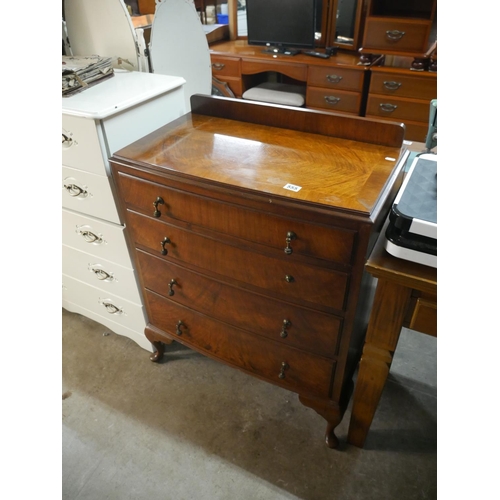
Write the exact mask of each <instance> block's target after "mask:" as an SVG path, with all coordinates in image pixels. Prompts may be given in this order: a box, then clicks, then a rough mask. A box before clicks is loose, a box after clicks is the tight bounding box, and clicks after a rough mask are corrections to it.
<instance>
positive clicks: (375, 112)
mask: <svg viewBox="0 0 500 500" xmlns="http://www.w3.org/2000/svg"><path fill="white" fill-rule="evenodd" d="M366 116H373V117H380V118H390V119H392V120H405V119H407V120H412V121H417V122H426V121H428V118H429V102H426V101H420V100H417V99H400V98H398V97H385V96H379V95H369V96H368V103H367V105H366Z"/></svg>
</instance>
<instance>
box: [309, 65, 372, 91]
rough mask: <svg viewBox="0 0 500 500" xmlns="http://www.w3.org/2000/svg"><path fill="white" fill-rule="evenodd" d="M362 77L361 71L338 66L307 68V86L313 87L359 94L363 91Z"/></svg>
mask: <svg viewBox="0 0 500 500" xmlns="http://www.w3.org/2000/svg"><path fill="white" fill-rule="evenodd" d="M363 76H364V72H363V71H356V70H353V69H347V68H340V67H338V66H332V67H325V66H309V68H308V74H307V84H308V85H310V86H313V87H323V88H328V89H344V90H352V91H357V92H361V91H362V90H363Z"/></svg>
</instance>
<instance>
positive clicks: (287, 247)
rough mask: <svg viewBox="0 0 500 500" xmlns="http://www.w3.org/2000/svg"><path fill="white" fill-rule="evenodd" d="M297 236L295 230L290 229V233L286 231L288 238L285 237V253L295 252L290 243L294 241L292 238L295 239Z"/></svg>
mask: <svg viewBox="0 0 500 500" xmlns="http://www.w3.org/2000/svg"><path fill="white" fill-rule="evenodd" d="M296 238H297V235H296V234H295V233H294V232H293V231H288V233H286V238H285V241H286V246H285V253H286V254H287V255H290V254H291V253H292V252H293V248H292V247H291V246H290V243H291V242H292V240H294V239H296Z"/></svg>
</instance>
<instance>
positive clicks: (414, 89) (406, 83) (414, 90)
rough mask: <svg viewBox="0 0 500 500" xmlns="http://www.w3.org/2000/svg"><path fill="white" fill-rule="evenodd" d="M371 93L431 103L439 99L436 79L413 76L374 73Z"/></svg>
mask: <svg viewBox="0 0 500 500" xmlns="http://www.w3.org/2000/svg"><path fill="white" fill-rule="evenodd" d="M370 93H372V94H383V95H394V96H398V97H413V98H415V99H425V100H426V101H431V100H432V99H435V98H436V97H437V82H436V79H435V78H418V77H415V76H411V75H398V74H390V73H376V72H375V71H373V72H372V78H371V82H370Z"/></svg>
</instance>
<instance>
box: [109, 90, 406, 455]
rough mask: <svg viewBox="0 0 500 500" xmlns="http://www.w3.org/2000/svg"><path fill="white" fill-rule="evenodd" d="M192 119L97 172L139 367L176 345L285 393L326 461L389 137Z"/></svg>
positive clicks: (351, 120) (222, 116) (355, 339)
mask: <svg viewBox="0 0 500 500" xmlns="http://www.w3.org/2000/svg"><path fill="white" fill-rule="evenodd" d="M191 106H192V112H191V113H189V114H187V115H185V116H183V117H181V118H179V119H178V120H176V121H174V122H172V123H170V124H169V125H167V126H165V127H162V128H160V129H159V130H157V131H155V132H153V133H152V134H149V135H147V136H146V137H144V138H143V139H141V140H139V141H136V142H135V143H133V144H131V145H129V146H127V147H125V148H123V149H122V150H120V151H118V152H116V153H115V154H114V156H113V157H112V159H111V160H110V163H111V166H112V173H113V178H114V182H115V184H116V186H117V190H118V194H119V200H120V209H121V211H122V213H123V214H124V217H125V221H126V226H127V237H128V241H129V245H130V247H131V249H132V251H133V254H134V259H135V264H136V268H137V270H138V274H139V279H140V282H141V287H142V291H143V295H144V298H145V304H146V309H147V313H148V318H149V323H148V325H147V326H146V330H145V334H146V336H147V338H148V339H150V341H151V342H152V343H153V345H154V346H155V348H156V352H155V353H154V354H153V355H152V356H151V359H152V360H153V361H158V360H159V359H161V358H162V357H163V356H164V344H165V343H167V344H168V343H170V342H172V341H173V340H176V341H178V342H180V343H182V344H185V345H186V346H189V347H190V348H192V349H195V350H197V351H199V352H201V353H203V354H205V355H207V356H210V357H212V358H214V359H217V360H219V361H221V362H224V363H226V364H228V365H230V366H232V367H235V368H237V369H240V370H243V371H244V372H246V373H248V374H251V375H253V376H255V377H258V378H260V379H263V380H265V381H268V382H270V383H273V384H276V385H278V386H281V387H283V388H285V389H288V390H291V391H294V392H296V393H297V394H298V395H299V398H300V401H301V402H302V403H303V404H304V405H306V406H308V407H311V408H313V409H314V410H316V411H317V412H318V413H319V414H320V415H322V416H323V417H324V418H325V419H326V421H327V431H326V442H327V444H328V445H329V446H330V447H335V446H336V445H337V443H338V440H337V438H336V436H335V435H334V428H335V427H336V426H337V425H338V423H339V422H340V420H341V418H342V415H343V413H344V410H345V407H346V405H347V402H348V399H349V396H350V392H351V390H352V388H351V386H352V382H351V379H352V374H353V371H354V369H355V367H356V364H357V362H358V360H359V355H360V348H361V345H362V342H363V338H364V334H365V328H366V323H367V316H368V313H369V304H370V292H371V289H372V288H371V287H370V286H369V285H370V282H369V280H370V278H369V277H368V275H366V274H364V271H363V268H364V263H365V259H366V256H367V252H369V250H370V249H371V246H372V245H373V243H374V241H375V239H376V236H377V235H378V233H379V231H380V228H381V225H382V223H383V221H384V219H385V217H386V215H387V213H388V210H389V207H390V204H391V202H392V200H393V198H394V196H395V194H396V192H397V190H398V188H399V186H400V185H401V172H402V168H401V166H402V164H403V159H404V158H405V156H406V155H407V153H406V152H405V151H404V149H402V147H401V145H402V142H403V133H404V130H403V127H402V126H401V125H397V124H389V123H385V122H371V121H369V120H366V119H363V118H358V117H349V116H346V115H340V114H339V115H335V114H332V113H327V112H319V111H313V110H306V109H292V108H287V107H280V106H273V105H267V104H261V103H251V102H248V101H242V100H238V99H226V98H218V97H213V96H212V97H208V96H207V97H205V96H193V97H192V98H191Z"/></svg>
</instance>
